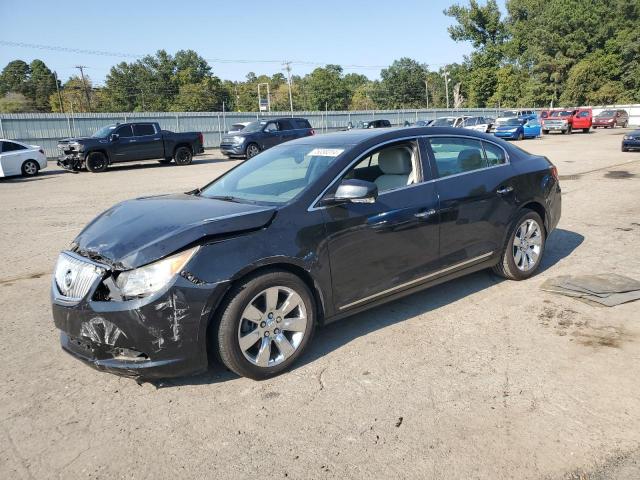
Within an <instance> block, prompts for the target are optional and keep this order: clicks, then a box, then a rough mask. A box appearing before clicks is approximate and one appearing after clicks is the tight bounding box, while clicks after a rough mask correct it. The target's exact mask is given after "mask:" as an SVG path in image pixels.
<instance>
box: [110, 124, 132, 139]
mask: <svg viewBox="0 0 640 480" xmlns="http://www.w3.org/2000/svg"><path fill="white" fill-rule="evenodd" d="M113 133H117V134H118V135H120V138H128V137H133V132H132V131H131V125H123V126H121V127H119V128H118V129H117V130H116V131H115V132H113Z"/></svg>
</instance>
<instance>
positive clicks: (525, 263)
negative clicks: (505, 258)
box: [513, 218, 542, 272]
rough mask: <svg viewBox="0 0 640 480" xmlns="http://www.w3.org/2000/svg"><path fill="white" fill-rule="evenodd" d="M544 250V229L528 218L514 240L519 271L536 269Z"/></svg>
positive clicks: (514, 256) (517, 231)
mask: <svg viewBox="0 0 640 480" xmlns="http://www.w3.org/2000/svg"><path fill="white" fill-rule="evenodd" d="M541 250H542V229H541V228H540V225H538V222H536V221H535V220H533V219H530V218H528V219H527V220H525V221H524V222H522V223H521V224H520V226H519V227H518V229H517V230H516V233H515V237H514V238H513V260H514V262H515V264H516V267H518V270H520V271H522V272H526V271H528V270H531V269H532V268H534V267H535V266H536V265H537V263H538V259H539V258H540V251H541Z"/></svg>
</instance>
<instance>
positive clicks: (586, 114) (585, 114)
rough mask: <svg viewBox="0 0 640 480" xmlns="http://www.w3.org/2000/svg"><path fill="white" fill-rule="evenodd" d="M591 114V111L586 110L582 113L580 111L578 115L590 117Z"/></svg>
mask: <svg viewBox="0 0 640 480" xmlns="http://www.w3.org/2000/svg"><path fill="white" fill-rule="evenodd" d="M588 116H589V112H588V111H586V110H584V111H582V112H580V113H578V117H580V118H583V117H588Z"/></svg>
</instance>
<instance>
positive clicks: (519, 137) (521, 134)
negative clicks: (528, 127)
mask: <svg viewBox="0 0 640 480" xmlns="http://www.w3.org/2000/svg"><path fill="white" fill-rule="evenodd" d="M518 140H520V141H522V140H524V133H522V132H520V133H519V134H518Z"/></svg>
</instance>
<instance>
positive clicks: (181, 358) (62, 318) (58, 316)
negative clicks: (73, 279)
mask: <svg viewBox="0 0 640 480" xmlns="http://www.w3.org/2000/svg"><path fill="white" fill-rule="evenodd" d="M109 278H110V272H109V271H108V270H107V271H106V273H105V274H104V275H103V276H100V277H97V278H96V280H95V281H93V283H92V285H91V287H90V288H89V290H88V292H87V293H86V295H84V296H83V298H82V299H81V300H80V301H77V302H74V301H69V300H68V299H67V298H66V297H64V296H63V295H62V294H61V293H60V291H59V289H58V286H57V284H56V280H55V278H54V279H52V285H51V297H52V312H53V319H54V323H55V325H56V327H57V328H58V329H60V331H61V335H60V342H61V346H62V348H63V349H64V350H65V351H66V352H68V353H70V354H71V355H73V356H74V357H76V358H78V359H79V360H82V361H83V362H85V363H86V364H88V365H90V366H92V367H94V368H96V369H98V370H103V371H108V372H111V373H116V374H119V375H124V376H129V377H136V378H140V379H158V378H167V377H176V376H183V375H188V374H195V373H199V372H202V371H205V370H206V369H207V366H208V358H207V326H208V323H209V319H210V318H211V312H212V311H213V309H214V307H215V305H217V302H218V301H219V299H220V298H221V297H222V295H223V294H224V291H225V290H226V285H225V284H207V283H204V284H203V283H199V284H195V283H194V282H192V281H189V280H188V279H187V278H183V277H182V276H177V277H176V278H175V280H174V281H173V283H172V284H171V285H170V286H168V288H166V289H164V290H163V291H161V292H158V293H156V294H154V295H151V296H149V297H146V298H142V299H135V300H125V301H114V300H104V299H100V298H101V297H103V295H102V294H101V289H102V288H103V286H104V282H105V281H108V279H109Z"/></svg>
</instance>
